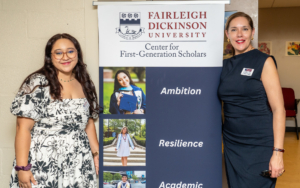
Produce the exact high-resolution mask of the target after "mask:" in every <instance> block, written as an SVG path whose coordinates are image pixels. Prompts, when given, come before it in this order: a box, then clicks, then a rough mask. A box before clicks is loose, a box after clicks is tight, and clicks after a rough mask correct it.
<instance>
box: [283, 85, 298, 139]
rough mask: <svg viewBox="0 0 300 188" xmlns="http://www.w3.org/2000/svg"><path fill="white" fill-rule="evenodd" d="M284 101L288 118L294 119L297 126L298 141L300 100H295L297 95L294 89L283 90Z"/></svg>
mask: <svg viewBox="0 0 300 188" xmlns="http://www.w3.org/2000/svg"><path fill="white" fill-rule="evenodd" d="M282 94H283V100H284V108H285V111H286V117H294V118H295V124H296V134H297V140H299V130H298V124H297V117H296V116H297V111H298V109H297V105H298V103H299V101H300V100H299V99H295V93H294V90H293V89H292V88H282Z"/></svg>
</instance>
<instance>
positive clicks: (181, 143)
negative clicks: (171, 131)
mask: <svg viewBox="0 0 300 188" xmlns="http://www.w3.org/2000/svg"><path fill="white" fill-rule="evenodd" d="M158 146H159V147H194V148H197V147H200V148H201V147H202V146H203V142H199V141H195V142H192V141H188V142H187V141H183V140H175V141H165V140H163V139H161V140H160V141H159V145H158Z"/></svg>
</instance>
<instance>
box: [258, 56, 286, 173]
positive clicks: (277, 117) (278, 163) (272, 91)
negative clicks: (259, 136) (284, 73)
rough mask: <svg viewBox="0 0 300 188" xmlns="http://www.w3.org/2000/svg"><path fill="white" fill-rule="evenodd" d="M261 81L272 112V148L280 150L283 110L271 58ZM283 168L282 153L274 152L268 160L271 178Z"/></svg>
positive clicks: (276, 75)
mask: <svg viewBox="0 0 300 188" xmlns="http://www.w3.org/2000/svg"><path fill="white" fill-rule="evenodd" d="M261 80H262V82H263V85H264V88H265V90H266V93H267V97H268V101H269V103H270V106H271V109H272V112H273V132H274V147H275V148H280V149H282V148H283V143H284V134H285V109H284V101H283V96H282V89H281V86H280V81H279V75H278V72H277V69H276V66H275V63H274V61H273V59H272V58H271V57H269V58H268V59H267V60H266V62H265V65H264V68H263V72H262V75H261ZM283 168H284V164H283V153H282V152H277V151H274V152H273V156H272V158H271V160H270V170H272V175H271V177H273V178H275V177H278V176H279V175H280V173H282V171H283Z"/></svg>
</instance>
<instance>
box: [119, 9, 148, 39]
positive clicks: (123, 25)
mask: <svg viewBox="0 0 300 188" xmlns="http://www.w3.org/2000/svg"><path fill="white" fill-rule="evenodd" d="M119 15H120V27H118V28H116V33H118V34H119V36H120V37H122V38H123V39H126V40H134V39H137V38H139V37H140V36H141V35H142V33H145V32H144V30H145V28H141V13H140V12H120V13H119Z"/></svg>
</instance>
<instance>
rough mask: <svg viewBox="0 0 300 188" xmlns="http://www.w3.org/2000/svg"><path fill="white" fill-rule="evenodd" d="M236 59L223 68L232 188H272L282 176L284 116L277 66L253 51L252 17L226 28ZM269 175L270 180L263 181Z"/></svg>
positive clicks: (237, 18) (236, 17)
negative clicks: (263, 172) (264, 173)
mask: <svg viewBox="0 0 300 188" xmlns="http://www.w3.org/2000/svg"><path fill="white" fill-rule="evenodd" d="M225 33H226V35H227V38H228V41H230V42H231V44H232V46H233V48H234V51H235V55H234V56H233V57H232V58H230V59H226V60H224V62H223V70H222V74H221V80H220V85H219V89H218V94H219V97H220V99H221V100H222V101H223V102H224V116H225V121H224V126H223V142H224V157H225V166H226V173H227V180H228V185H229V187H230V188H253V187H255V188H274V187H275V184H276V180H277V179H276V178H278V177H279V176H281V175H282V174H283V172H284V164H283V151H284V150H283V141H284V133H285V110H284V105H283V97H282V91H281V86H280V82H279V76H278V73H277V69H276V62H275V59H274V58H273V57H270V56H269V55H267V54H264V53H262V52H260V51H259V50H257V49H254V48H253V47H252V45H251V43H250V42H251V40H253V35H254V27H253V21H252V19H251V17H250V16H249V15H247V14H245V13H242V12H238V13H235V14H233V15H232V16H230V17H229V18H228V20H227V23H226V26H225ZM265 170H270V177H266V176H262V175H260V174H261V172H262V171H265Z"/></svg>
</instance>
